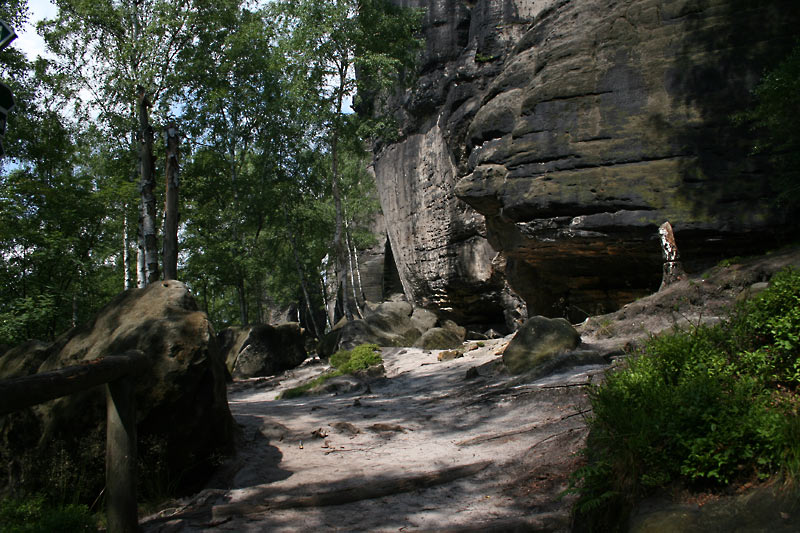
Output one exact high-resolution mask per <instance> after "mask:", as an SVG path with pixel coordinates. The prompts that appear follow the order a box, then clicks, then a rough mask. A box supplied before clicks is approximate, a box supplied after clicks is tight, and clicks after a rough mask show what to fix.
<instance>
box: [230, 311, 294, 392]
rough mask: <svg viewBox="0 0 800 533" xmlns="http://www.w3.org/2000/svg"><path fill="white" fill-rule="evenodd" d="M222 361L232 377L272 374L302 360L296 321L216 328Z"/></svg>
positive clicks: (291, 366)
mask: <svg viewBox="0 0 800 533" xmlns="http://www.w3.org/2000/svg"><path fill="white" fill-rule="evenodd" d="M218 338H219V339H220V340H221V341H222V342H220V344H221V345H222V349H223V352H222V353H223V355H224V357H225V364H226V365H227V367H228V370H229V371H230V373H231V375H232V376H233V377H234V378H236V379H244V378H252V377H261V376H274V375H275V374H279V373H280V372H283V371H284V370H289V369H291V368H295V367H296V366H299V365H300V364H301V363H302V362H303V361H305V360H306V357H307V354H306V350H305V340H304V338H303V331H302V329H301V328H300V324H298V323H297V322H286V323H283V324H277V325H269V324H264V325H258V326H248V327H246V328H228V329H226V330H224V331H222V332H220V334H219V336H218Z"/></svg>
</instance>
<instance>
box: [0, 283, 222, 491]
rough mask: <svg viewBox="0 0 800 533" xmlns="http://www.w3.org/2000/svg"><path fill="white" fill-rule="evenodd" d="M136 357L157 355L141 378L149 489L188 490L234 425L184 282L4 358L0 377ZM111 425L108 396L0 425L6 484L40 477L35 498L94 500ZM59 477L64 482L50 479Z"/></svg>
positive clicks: (120, 301) (90, 396)
mask: <svg viewBox="0 0 800 533" xmlns="http://www.w3.org/2000/svg"><path fill="white" fill-rule="evenodd" d="M131 349H138V350H141V351H142V352H144V353H145V354H147V355H148V356H149V357H150V365H149V367H148V370H147V371H145V372H144V373H143V374H142V375H140V376H137V379H136V411H137V421H138V422H137V431H138V436H139V451H140V456H141V460H142V464H143V465H144V466H143V470H142V473H141V477H142V478H143V483H144V484H145V485H148V484H149V488H151V489H155V490H163V491H167V492H168V491H174V490H175V489H176V488H177V489H178V490H180V489H181V488H183V489H185V488H191V487H192V486H193V485H194V484H196V483H198V482H201V481H203V480H204V479H205V476H206V475H207V474H208V473H209V472H210V469H211V468H212V467H213V466H214V461H215V460H216V459H218V458H219V456H220V455H221V454H223V453H226V452H227V451H228V450H229V449H230V447H231V445H232V439H233V419H232V417H231V414H230V411H229V410H228V402H227V394H226V390H225V368H224V365H223V362H222V359H221V357H220V354H219V351H218V348H217V343H216V335H215V334H214V331H213V328H212V327H211V324H210V323H209V321H208V317H207V316H206V315H205V313H202V312H200V311H199V310H198V308H197V305H196V303H195V301H194V299H193V298H192V296H191V294H190V293H189V290H188V288H187V287H186V286H185V285H183V284H182V283H180V282H178V281H165V282H158V283H154V284H152V285H150V286H149V287H148V288H146V289H141V290H140V289H132V290H128V291H125V292H124V293H121V294H120V295H118V296H117V297H116V298H115V299H114V300H112V301H111V303H109V304H108V305H107V306H106V307H105V308H103V310H102V311H100V313H99V314H98V315H97V317H96V318H95V319H94V320H93V321H92V322H90V323H88V324H86V325H84V326H81V327H78V328H75V329H73V330H71V331H69V332H67V333H65V334H64V335H62V336H61V337H60V338H58V339H57V340H56V341H55V343H53V344H51V345H48V346H47V347H46V348H45V347H44V346H43V345H42V344H41V343H30V344H28V345H26V346H23V347H20V348H19V349H16V350H11V351H9V352H8V353H6V354H4V355H3V357H2V370H3V372H2V374H0V378H8V377H15V376H21V375H28V374H32V373H35V372H47V371H50V370H54V369H58V368H62V367H65V366H70V365H75V364H79V363H83V362H87V361H92V360H95V359H97V358H99V357H103V356H105V355H114V354H121V353H124V352H126V351H128V350H131ZM12 358H13V359H15V360H12ZM36 363H40V364H36ZM104 424H105V395H104V393H103V389H102V388H98V389H95V390H91V391H87V392H85V393H79V394H73V395H71V396H67V397H64V398H60V399H58V400H55V401H53V402H48V403H46V404H41V405H38V406H35V407H33V408H30V409H26V410H24V411H21V412H19V413H15V414H12V415H7V416H5V417H2V418H0V455H2V458H3V464H4V465H7V466H8V470H4V471H3V474H7V476H6V479H5V480H0V481H3V482H0V486H2V485H4V484H10V485H12V486H13V485H15V484H18V483H19V482H20V481H25V480H27V481H28V482H35V481H36V478H37V476H38V477H40V479H38V482H39V485H38V486H37V490H40V489H41V487H45V486H47V487H50V486H53V485H54V484H64V486H65V487H66V486H69V487H70V489H69V490H70V491H71V495H70V498H76V499H78V498H80V497H82V496H83V497H86V496H87V495H91V498H95V497H96V496H97V494H99V493H100V489H102V483H103V477H104V476H103V457H104V455H103V453H102V450H103V449H104V447H105V446H104V442H105V433H104V431H105V430H104ZM98 450H99V451H98ZM54 469H55V470H54ZM55 471H57V472H58V473H59V474H58V475H59V479H50V478H48V476H50V475H52V472H55ZM42 476H43V478H41V477H42ZM94 482H98V483H99V487H98V486H93V485H92V483H94ZM167 485H169V486H167ZM83 491H86V492H83ZM165 493H166V492H165ZM165 493H162V494H161V496H163V495H164V494H165Z"/></svg>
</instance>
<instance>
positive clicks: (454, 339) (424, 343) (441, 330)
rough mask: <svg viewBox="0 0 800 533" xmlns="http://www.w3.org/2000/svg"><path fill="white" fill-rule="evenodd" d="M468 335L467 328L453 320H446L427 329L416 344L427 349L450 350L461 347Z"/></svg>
mask: <svg viewBox="0 0 800 533" xmlns="http://www.w3.org/2000/svg"><path fill="white" fill-rule="evenodd" d="M466 336H467V330H466V329H465V328H463V327H461V326H459V325H458V324H456V323H455V322H453V321H452V320H445V321H443V322H442V325H441V326H440V327H432V328H430V329H428V330H427V331H425V332H424V333H423V334H422V336H421V337H420V338H419V339H418V340H417V342H415V343H414V346H415V347H417V348H424V349H426V350H450V349H453V348H458V347H460V346H461V343H463V342H464V339H465V338H466Z"/></svg>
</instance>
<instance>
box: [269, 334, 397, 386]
mask: <svg viewBox="0 0 800 533" xmlns="http://www.w3.org/2000/svg"><path fill="white" fill-rule="evenodd" d="M381 363H383V359H382V358H381V349H380V348H379V347H378V345H377V344H362V345H360V346H356V347H355V348H353V349H352V350H339V351H338V352H336V353H335V354H333V355H331V358H330V364H331V366H332V367H333V369H332V370H330V371H329V372H326V373H324V374H322V375H321V376H317V377H316V378H314V379H313V380H311V381H309V382H307V383H303V384H302V385H299V386H297V387H293V388H291V389H287V390H285V391H283V392H282V393H281V395H280V398H281V399H291V398H297V397H298V396H303V395H304V394H306V393H307V392H308V391H310V390H311V389H313V388H315V387H318V386H319V385H322V384H323V383H325V382H326V381H328V380H329V379H332V378H335V377H338V376H343V375H345V374H355V373H356V372H359V371H361V370H366V369H368V368H369V367H371V366H375V365H379V364H381Z"/></svg>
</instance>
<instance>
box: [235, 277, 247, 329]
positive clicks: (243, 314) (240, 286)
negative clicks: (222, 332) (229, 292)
mask: <svg viewBox="0 0 800 533" xmlns="http://www.w3.org/2000/svg"><path fill="white" fill-rule="evenodd" d="M236 295H237V297H238V299H239V320H240V321H241V322H242V327H244V326H247V324H248V316H247V293H246V292H245V290H244V278H242V277H241V276H240V277H239V279H238V281H237V282H236Z"/></svg>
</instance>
